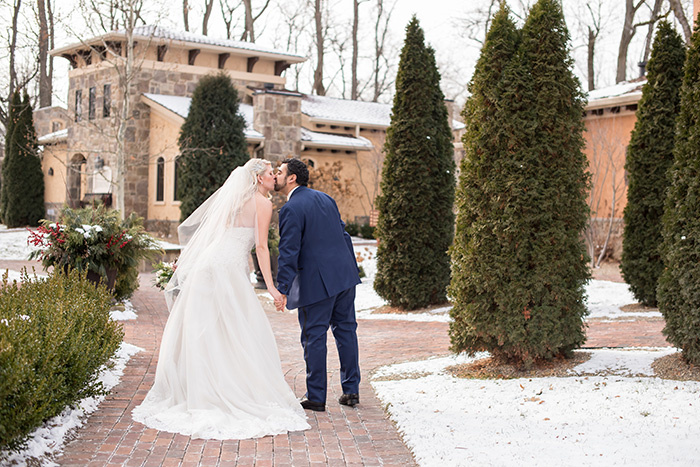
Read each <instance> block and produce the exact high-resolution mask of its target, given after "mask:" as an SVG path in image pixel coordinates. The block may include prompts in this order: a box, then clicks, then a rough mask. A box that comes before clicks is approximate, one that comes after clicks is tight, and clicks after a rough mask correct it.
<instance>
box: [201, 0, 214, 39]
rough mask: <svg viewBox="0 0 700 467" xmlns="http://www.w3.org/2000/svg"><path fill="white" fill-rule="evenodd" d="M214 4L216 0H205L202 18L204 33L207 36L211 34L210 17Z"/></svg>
mask: <svg viewBox="0 0 700 467" xmlns="http://www.w3.org/2000/svg"><path fill="white" fill-rule="evenodd" d="M213 6H214V0H209V1H205V2H204V18H203V19H202V34H204V35H205V36H207V35H209V17H210V16H211V9H212V7H213Z"/></svg>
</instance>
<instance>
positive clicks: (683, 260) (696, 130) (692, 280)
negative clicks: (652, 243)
mask: <svg viewBox="0 0 700 467" xmlns="http://www.w3.org/2000/svg"><path fill="white" fill-rule="evenodd" d="M693 31H694V32H693V35H692V37H691V40H690V47H689V49H688V53H687V55H686V59H685V65H684V67H683V85H682V87H681V106H680V114H679V115H678V121H677V126H676V141H675V147H674V151H673V154H674V159H673V165H672V166H671V169H670V171H669V175H670V186H669V189H668V195H667V198H666V203H665V208H664V216H663V225H662V233H663V243H662V248H661V252H662V258H663V261H664V265H665V268H664V271H663V273H662V274H661V277H660V278H659V287H658V290H657V299H658V302H659V310H660V311H661V313H662V314H663V316H664V319H665V320H666V327H665V328H664V330H663V333H664V335H666V337H667V338H668V341H669V342H670V343H671V344H673V345H675V346H676V347H679V348H680V349H682V350H683V355H684V356H685V358H686V359H688V360H689V361H691V362H693V363H695V364H696V365H697V364H700V144H698V142H699V141H700V15H699V16H698V19H697V20H696V22H695V29H694V30H693Z"/></svg>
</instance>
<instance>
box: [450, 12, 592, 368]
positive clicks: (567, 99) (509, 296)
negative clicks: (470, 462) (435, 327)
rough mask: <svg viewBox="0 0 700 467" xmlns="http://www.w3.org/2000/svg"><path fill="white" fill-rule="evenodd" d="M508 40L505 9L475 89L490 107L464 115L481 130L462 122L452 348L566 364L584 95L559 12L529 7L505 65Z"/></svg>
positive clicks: (578, 296)
mask: <svg viewBox="0 0 700 467" xmlns="http://www.w3.org/2000/svg"><path fill="white" fill-rule="evenodd" d="M496 19H498V21H496ZM514 37H516V33H515V32H514V27H513V26H512V23H511V22H510V20H509V19H508V18H507V11H506V10H505V8H504V7H502V9H501V11H500V12H499V14H498V15H497V18H495V19H494V23H493V25H492V27H491V31H490V33H489V39H490V42H491V44H492V48H490V49H487V48H486V47H485V49H486V51H487V52H489V55H487V58H485V59H484V63H480V65H481V66H482V69H481V71H480V73H483V74H482V75H480V76H478V79H477V76H476V74H475V78H474V82H473V87H476V88H477V90H478V87H477V86H476V85H477V84H478V83H479V84H480V85H481V88H482V90H481V92H480V94H482V95H486V96H488V97H490V98H492V99H494V101H490V100H485V102H483V103H481V104H480V103H479V99H482V97H477V100H474V98H472V102H471V103H470V104H469V105H468V106H467V108H466V114H467V116H468V117H470V118H471V119H475V118H481V119H482V120H485V121H486V123H481V124H480V123H478V122H477V123H474V122H470V123H469V125H470V128H469V132H468V134H466V135H465V139H464V142H465V147H466V149H467V157H468V159H469V160H468V161H466V162H465V164H464V169H465V173H463V176H462V180H460V192H461V193H464V196H463V198H462V199H460V202H459V203H460V209H465V210H466V214H465V215H464V217H463V218H462V219H461V221H462V223H458V229H459V230H458V232H459V233H460V238H459V243H458V242H455V247H454V248H453V258H454V263H455V266H454V267H455V275H454V278H453V281H452V286H451V291H452V294H453V295H454V296H455V302H456V303H455V307H454V308H453V311H452V315H453V317H454V323H453V324H452V326H451V338H452V347H453V349H454V350H456V351H462V350H466V351H469V352H475V351H478V350H488V351H490V352H492V353H493V354H494V355H496V356H499V357H505V358H509V359H515V360H519V361H523V362H525V363H529V362H532V361H533V360H536V359H540V358H552V357H554V356H557V355H566V354H568V353H569V351H570V350H572V349H574V348H576V347H578V346H580V345H581V343H583V341H584V339H585V335H584V332H583V327H584V324H583V317H584V315H585V313H586V308H585V305H584V285H585V283H586V281H587V280H588V278H589V273H588V269H587V263H586V252H585V247H584V244H583V242H582V239H581V232H582V230H583V229H584V227H585V225H586V221H587V217H588V212H587V204H586V198H585V196H586V188H587V186H588V176H587V175H586V172H585V169H586V167H587V159H586V157H585V155H584V154H583V145H584V140H583V118H582V115H583V95H582V93H581V89H580V83H579V82H578V80H577V79H576V78H575V77H574V76H573V74H572V72H571V69H572V65H573V63H572V59H571V57H570V55H569V53H568V49H567V43H568V40H569V35H568V31H567V29H566V25H565V23H564V16H563V13H562V11H561V6H560V5H559V2H558V1H556V0H540V1H538V2H537V4H535V5H534V7H533V8H532V10H531V11H530V14H529V16H528V18H527V21H526V23H525V26H524V27H523V30H522V31H521V40H520V43H519V44H517V51H515V53H513V54H512V58H511V60H510V61H508V59H507V57H508V50H510V49H511V48H512V47H514V45H513V44H514V42H517V41H515V40H514V39H513V38H514ZM496 47H498V49H496V51H497V52H498V53H494V51H493V48H496ZM487 61H488V62H487ZM487 63H488V65H487ZM499 70H503V73H502V74H499ZM489 86H492V87H496V88H497V91H493V90H489V89H488V87H489ZM471 106H480V107H484V108H483V109H481V110H479V109H478V108H477V109H474V108H472V107H471ZM490 114H492V115H490ZM479 190H482V191H483V192H484V194H483V195H481V196H479V195H477V197H476V202H474V201H472V200H471V199H470V198H472V196H471V195H472V194H476V193H478V191H479ZM461 215H462V213H461V211H460V217H461ZM462 236H463V237H464V238H462Z"/></svg>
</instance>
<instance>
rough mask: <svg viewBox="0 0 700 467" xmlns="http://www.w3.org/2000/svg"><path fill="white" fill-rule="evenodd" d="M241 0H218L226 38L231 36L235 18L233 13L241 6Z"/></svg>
mask: <svg viewBox="0 0 700 467" xmlns="http://www.w3.org/2000/svg"><path fill="white" fill-rule="evenodd" d="M241 3H242V2H241V0H235V1H234V2H230V1H229V0H219V5H220V6H221V17H222V19H223V20H224V25H225V26H226V39H231V37H233V25H234V21H235V20H236V19H237V18H236V15H234V13H235V12H236V10H237V9H238V7H239V6H241Z"/></svg>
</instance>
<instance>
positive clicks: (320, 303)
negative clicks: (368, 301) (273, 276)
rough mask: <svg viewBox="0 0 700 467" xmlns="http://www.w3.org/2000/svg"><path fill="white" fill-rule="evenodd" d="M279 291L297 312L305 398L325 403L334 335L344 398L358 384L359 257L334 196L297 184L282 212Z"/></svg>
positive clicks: (354, 389)
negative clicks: (329, 342) (330, 341)
mask: <svg viewBox="0 0 700 467" xmlns="http://www.w3.org/2000/svg"><path fill="white" fill-rule="evenodd" d="M279 223H280V243H279V259H278V269H277V270H278V273H277V288H278V290H279V291H280V292H281V293H283V294H285V295H286V296H287V307H288V308H292V309H293V308H298V310H299V325H300V326H301V344H302V347H303V348H304V360H305V362H306V388H307V394H306V396H307V397H308V398H309V400H312V401H314V402H323V403H325V402H326V390H327V376H326V333H327V332H328V328H329V327H330V328H331V330H332V331H333V337H334V338H335V342H336V346H337V347H338V355H339V357H340V378H341V384H342V388H343V393H345V394H357V393H358V392H359V385H360V368H359V352H358V345H357V332H356V331H357V321H356V320H355V286H356V285H357V284H359V283H360V277H359V274H358V269H357V261H356V259H355V253H354V251H353V249H352V242H351V241H350V236H349V235H348V234H347V232H345V223H343V221H342V220H341V218H340V213H339V212H338V207H337V206H336V204H335V201H333V198H331V197H330V196H328V195H327V194H325V193H322V192H320V191H316V190H312V189H310V188H307V187H304V186H299V187H297V188H296V189H295V190H294V192H293V193H292V195H291V197H290V198H289V201H287V203H286V204H285V205H284V206H283V207H282V209H281V210H280V213H279Z"/></svg>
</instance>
